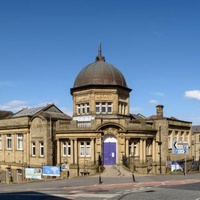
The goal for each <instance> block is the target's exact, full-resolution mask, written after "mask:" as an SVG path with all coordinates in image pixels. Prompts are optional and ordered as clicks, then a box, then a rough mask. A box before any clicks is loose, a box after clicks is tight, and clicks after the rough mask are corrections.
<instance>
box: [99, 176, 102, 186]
mask: <svg viewBox="0 0 200 200" xmlns="http://www.w3.org/2000/svg"><path fill="white" fill-rule="evenodd" d="M99 184H102V181H101V175H100V174H99Z"/></svg>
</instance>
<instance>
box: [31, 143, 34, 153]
mask: <svg viewBox="0 0 200 200" xmlns="http://www.w3.org/2000/svg"><path fill="white" fill-rule="evenodd" d="M31 155H32V156H35V142H32V151H31Z"/></svg>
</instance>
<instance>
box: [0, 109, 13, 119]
mask: <svg viewBox="0 0 200 200" xmlns="http://www.w3.org/2000/svg"><path fill="white" fill-rule="evenodd" d="M12 115H13V112H11V111H7V110H0V119H5V118H8V117H11V116H12Z"/></svg>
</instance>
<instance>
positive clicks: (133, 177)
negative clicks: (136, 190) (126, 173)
mask: <svg viewBox="0 0 200 200" xmlns="http://www.w3.org/2000/svg"><path fill="white" fill-rule="evenodd" d="M132 179H133V182H135V176H134V173H132Z"/></svg>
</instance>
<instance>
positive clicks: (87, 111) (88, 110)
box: [86, 103, 90, 114]
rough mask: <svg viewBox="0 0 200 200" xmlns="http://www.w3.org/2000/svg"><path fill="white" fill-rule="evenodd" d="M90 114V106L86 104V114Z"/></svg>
mask: <svg viewBox="0 0 200 200" xmlns="http://www.w3.org/2000/svg"><path fill="white" fill-rule="evenodd" d="M89 112H90V106H89V103H87V104H86V113H87V114H88V113H89Z"/></svg>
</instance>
